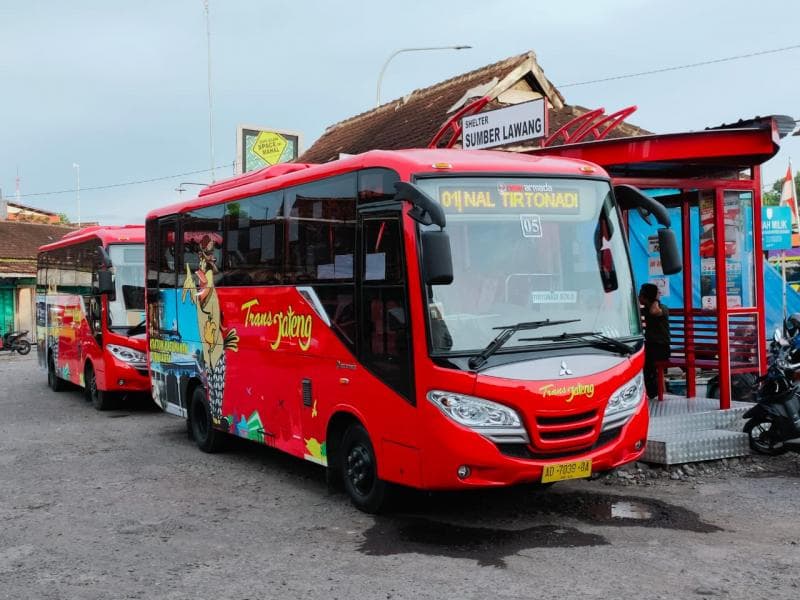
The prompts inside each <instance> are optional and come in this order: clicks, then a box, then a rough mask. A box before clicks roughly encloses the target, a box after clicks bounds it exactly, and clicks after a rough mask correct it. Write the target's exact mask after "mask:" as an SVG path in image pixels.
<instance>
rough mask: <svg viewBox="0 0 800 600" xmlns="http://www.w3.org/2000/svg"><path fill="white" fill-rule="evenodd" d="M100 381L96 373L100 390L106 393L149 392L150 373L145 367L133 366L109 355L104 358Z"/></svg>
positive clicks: (98, 374)
mask: <svg viewBox="0 0 800 600" xmlns="http://www.w3.org/2000/svg"><path fill="white" fill-rule="evenodd" d="M105 358H106V368H105V372H104V373H103V376H102V380H101V378H100V373H99V372H98V373H97V378H98V382H97V383H98V385H99V386H100V389H101V390H103V391H107V392H146V393H149V392H150V373H149V372H148V370H147V365H141V366H134V365H132V364H131V363H127V362H125V361H122V360H119V359H118V358H116V357H114V356H112V355H110V353H109V355H107V356H106V357H105Z"/></svg>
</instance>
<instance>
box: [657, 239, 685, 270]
mask: <svg viewBox="0 0 800 600" xmlns="http://www.w3.org/2000/svg"><path fill="white" fill-rule="evenodd" d="M658 251H659V254H661V270H662V271H663V273H664V275H674V274H675V273H680V272H681V270H682V269H683V261H681V255H680V254H679V253H678V243H677V242H676V241H675V232H674V231H672V229H659V230H658Z"/></svg>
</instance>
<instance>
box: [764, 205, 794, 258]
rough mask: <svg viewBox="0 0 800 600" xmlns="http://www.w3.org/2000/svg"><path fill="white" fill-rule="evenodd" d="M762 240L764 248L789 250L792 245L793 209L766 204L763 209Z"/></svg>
mask: <svg viewBox="0 0 800 600" xmlns="http://www.w3.org/2000/svg"><path fill="white" fill-rule="evenodd" d="M761 240H762V243H763V249H764V250H789V249H790V248H791V247H792V209H791V208H790V207H788V206H765V207H763V208H762V209H761Z"/></svg>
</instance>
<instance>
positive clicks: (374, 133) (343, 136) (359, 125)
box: [298, 52, 650, 163]
mask: <svg viewBox="0 0 800 600" xmlns="http://www.w3.org/2000/svg"><path fill="white" fill-rule="evenodd" d="M487 84H488V85H487ZM480 86H484V87H483V90H484V91H476V92H474V94H470V93H468V92H469V91H470V90H474V89H476V88H480ZM487 89H493V90H494V92H496V93H497V94H499V100H493V101H492V102H491V103H490V104H489V105H488V106H487V107H486V109H492V108H499V107H501V106H504V105H505V104H504V103H503V100H504V99H505V98H504V96H503V93H505V94H506V95H507V96H508V95H513V94H514V93H515V92H517V91H518V92H519V93H520V94H524V93H525V92H526V91H527V93H528V94H530V91H531V90H532V89H533V90H535V91H540V92H543V93H544V95H545V96H546V97H547V98H548V99H549V100H550V105H551V109H550V112H549V118H550V126H549V131H550V132H551V133H552V132H554V131H556V130H557V129H558V128H559V127H561V126H562V125H564V124H565V123H567V122H568V121H570V120H572V119H573V118H575V117H576V116H578V115H581V114H583V113H585V112H586V111H587V109H586V108H583V107H581V106H569V105H566V104H565V103H564V98H563V96H562V95H561V93H560V92H559V91H558V90H557V89H556V88H555V86H553V84H552V83H551V82H550V81H549V80H548V79H547V78H546V77H545V76H544V72H543V71H542V70H541V67H539V65H538V64H537V63H536V56H535V54H534V53H533V52H526V53H524V54H520V55H518V56H512V57H511V58H507V59H505V60H501V61H500V62H497V63H494V64H491V65H487V66H485V67H481V68H480V69H477V70H475V71H471V72H469V73H464V74H463V75H458V76H457V77H453V78H452V79H448V80H447V81H443V82H441V83H437V84H435V85H432V86H430V87H427V88H424V89H420V90H415V91H414V92H412V93H411V94H409V95H408V96H406V97H404V98H400V99H398V100H393V101H392V102H389V103H387V104H384V105H382V106H379V107H377V108H375V109H373V110H370V111H368V112H364V113H361V114H359V115H356V116H354V117H351V118H349V119H345V120H344V121H341V122H340V123H337V124H335V125H332V126H331V127H329V128H328V129H327V130H326V131H325V133H323V134H322V136H321V137H320V138H319V139H318V140H317V141H316V142H314V144H313V145H312V146H311V147H310V148H309V149H308V150H306V151H305V152H304V153H303V155H302V156H301V157H300V158H299V159H298V162H308V163H323V162H328V161H330V160H335V159H337V158H338V157H339V154H340V153H345V154H358V153H360V152H366V151H367V150H374V149H381V150H398V149H401V148H424V147H426V146H427V145H428V144H429V143H430V141H431V139H432V138H433V136H434V135H435V134H436V132H437V131H439V128H440V127H441V126H442V125H443V124H444V123H445V121H447V119H448V118H449V117H450V116H452V114H453V113H454V112H455V111H456V110H457V109H458V108H460V107H461V105H458V106H457V107H455V109H454V110H451V109H452V108H454V106H455V105H456V103H457V102H459V100H463V99H464V97H465V95H466V96H471V97H472V98H473V99H477V98H479V97H481V96H482V95H483V94H484V93H486V92H485V90H487ZM517 101H519V100H517ZM512 103H513V102H512ZM647 133H650V132H648V131H646V130H644V129H641V128H639V127H636V126H634V125H631V124H629V123H624V124H622V125H621V126H620V127H619V128H617V129H616V130H615V131H612V132H611V133H610V134H609V136H608V137H623V136H633V135H644V134H647ZM515 149H517V148H515Z"/></svg>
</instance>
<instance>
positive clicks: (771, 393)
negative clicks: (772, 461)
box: [742, 329, 800, 456]
mask: <svg viewBox="0 0 800 600" xmlns="http://www.w3.org/2000/svg"><path fill="white" fill-rule="evenodd" d="M797 354H798V352H797V348H795V345H794V344H793V343H792V342H791V341H789V340H787V339H786V338H785V337H784V336H783V334H782V332H781V330H780V329H777V330H776V331H775V335H774V337H773V340H772V342H771V343H770V355H771V360H770V363H769V367H768V369H767V374H766V375H764V376H763V377H760V378H759V379H758V383H757V385H756V388H755V393H756V404H755V405H754V406H753V407H752V408H751V409H750V410H748V411H747V412H746V413H745V414H744V415H743V417H742V418H744V419H748V421H747V423H745V425H744V432H745V433H746V434H747V437H748V440H749V442H750V448H751V449H752V450H754V451H755V452H758V453H759V454H767V455H770V456H777V455H779V454H783V453H785V452H788V451H789V450H794V451H796V452H800V386H798V384H797V383H796V382H795V373H796V372H797V371H798V370H800V362H792V359H795V360H796V359H797Z"/></svg>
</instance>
